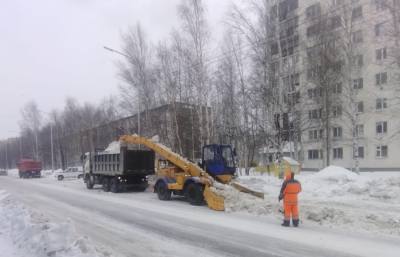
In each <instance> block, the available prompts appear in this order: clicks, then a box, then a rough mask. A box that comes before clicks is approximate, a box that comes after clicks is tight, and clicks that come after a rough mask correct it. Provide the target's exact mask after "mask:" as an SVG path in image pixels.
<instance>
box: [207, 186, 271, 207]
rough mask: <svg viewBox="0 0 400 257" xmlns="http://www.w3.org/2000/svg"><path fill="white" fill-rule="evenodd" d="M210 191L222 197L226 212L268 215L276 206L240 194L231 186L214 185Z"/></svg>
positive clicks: (248, 195)
mask: <svg viewBox="0 0 400 257" xmlns="http://www.w3.org/2000/svg"><path fill="white" fill-rule="evenodd" d="M210 189H211V191H213V192H214V193H216V194H217V195H220V196H223V197H224V199H225V200H224V204H225V211H226V212H247V213H252V214H257V215H266V214H270V213H271V212H272V211H273V209H275V208H276V206H272V205H271V204H269V203H268V202H266V201H264V200H263V199H261V198H258V197H255V196H252V195H250V194H246V193H242V192H240V191H238V190H236V189H235V188H233V187H232V186H229V185H224V184H220V183H215V184H214V187H211V188H210Z"/></svg>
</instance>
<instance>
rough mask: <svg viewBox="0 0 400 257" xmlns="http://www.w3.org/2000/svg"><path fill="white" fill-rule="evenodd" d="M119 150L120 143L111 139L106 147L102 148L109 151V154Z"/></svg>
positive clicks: (116, 152)
mask: <svg viewBox="0 0 400 257" xmlns="http://www.w3.org/2000/svg"><path fill="white" fill-rule="evenodd" d="M120 151H121V143H120V142H119V141H113V142H111V143H110V144H109V145H108V146H107V148H106V149H105V150H104V152H107V153H110V154H118V153H120Z"/></svg>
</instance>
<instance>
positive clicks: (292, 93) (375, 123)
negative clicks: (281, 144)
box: [270, 0, 400, 171]
mask: <svg viewBox="0 0 400 257" xmlns="http://www.w3.org/2000/svg"><path fill="white" fill-rule="evenodd" d="M395 2H396V1H392V0H390V1H389V0H280V1H272V4H271V6H270V15H271V18H272V21H271V33H272V35H271V38H272V39H274V40H271V41H270V48H271V56H272V61H271V65H270V67H271V73H272V74H273V76H272V77H273V78H274V79H271V81H272V82H273V83H276V84H278V85H279V86H278V87H279V88H280V89H281V93H282V102H283V103H285V105H286V108H287V111H288V112H289V113H291V116H293V117H295V118H293V119H292V120H293V123H294V125H293V127H294V134H295V133H297V134H298V136H297V137H293V140H294V138H296V139H295V140H294V141H296V142H295V144H296V145H297V147H295V149H298V151H299V154H298V155H297V153H296V154H295V155H296V156H297V157H298V158H299V159H300V160H301V161H302V163H303V167H304V169H309V170H317V169H320V168H322V167H324V166H326V165H328V164H330V165H340V166H344V167H347V168H354V167H359V168H360V170H361V171H363V170H400V66H398V63H397V62H399V60H398V59H396V58H398V55H397V54H399V55H400V53H399V50H400V48H396V44H397V43H398V41H397V40H400V39H397V38H396V36H398V35H400V33H397V34H396V33H395V32H396V31H397V30H398V28H396V27H397V26H399V27H400V21H399V20H397V21H396V22H397V23H398V25H397V24H395V25H394V20H393V14H394V12H398V13H399V14H400V10H399V8H400V4H399V6H397V7H396V6H395V7H393V6H392V5H391V4H393V3H395ZM393 8H396V9H393ZM397 46H398V44H397ZM272 82H271V83H272Z"/></svg>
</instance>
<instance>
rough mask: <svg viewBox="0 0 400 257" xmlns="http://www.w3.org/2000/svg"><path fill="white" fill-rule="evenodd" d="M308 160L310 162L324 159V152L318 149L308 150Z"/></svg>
mask: <svg viewBox="0 0 400 257" xmlns="http://www.w3.org/2000/svg"><path fill="white" fill-rule="evenodd" d="M308 159H309V160H318V159H322V151H321V150H318V149H311V150H308Z"/></svg>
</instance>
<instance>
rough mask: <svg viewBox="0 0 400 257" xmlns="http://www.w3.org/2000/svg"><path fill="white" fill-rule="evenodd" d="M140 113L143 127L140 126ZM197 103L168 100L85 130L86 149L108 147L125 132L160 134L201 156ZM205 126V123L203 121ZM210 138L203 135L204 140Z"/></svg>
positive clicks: (162, 140) (177, 147)
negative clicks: (138, 112)
mask: <svg viewBox="0 0 400 257" xmlns="http://www.w3.org/2000/svg"><path fill="white" fill-rule="evenodd" d="M204 109H205V108H204ZM139 117H140V131H139V130H138V127H139ZM198 117H199V116H198V114H197V112H196V110H195V106H193V105H190V104H185V103H178V102H176V103H173V104H166V105H162V106H159V107H156V108H154V109H151V110H149V111H147V112H145V111H143V112H141V113H140V115H138V114H135V115H132V116H129V117H125V118H122V119H119V120H115V121H112V122H110V123H108V124H104V125H101V126H98V127H95V128H92V129H90V130H87V131H84V132H82V133H81V134H82V135H83V139H82V140H83V142H84V144H83V145H84V147H85V151H89V150H90V149H92V150H93V149H95V148H106V147H107V146H108V144H109V143H110V142H112V141H114V140H117V139H118V137H119V136H120V135H123V134H138V133H139V132H140V133H139V134H140V135H141V136H145V137H148V138H151V137H154V136H157V137H158V139H159V141H160V143H162V144H164V145H166V146H168V147H170V148H171V149H172V150H174V151H175V152H177V153H180V154H182V155H183V156H185V157H186V158H189V159H197V158H200V157H201V146H202V143H204V142H202V140H201V137H200V125H199V118H198ZM203 126H204V124H203ZM206 140H207V139H206V138H204V137H203V141H206Z"/></svg>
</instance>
